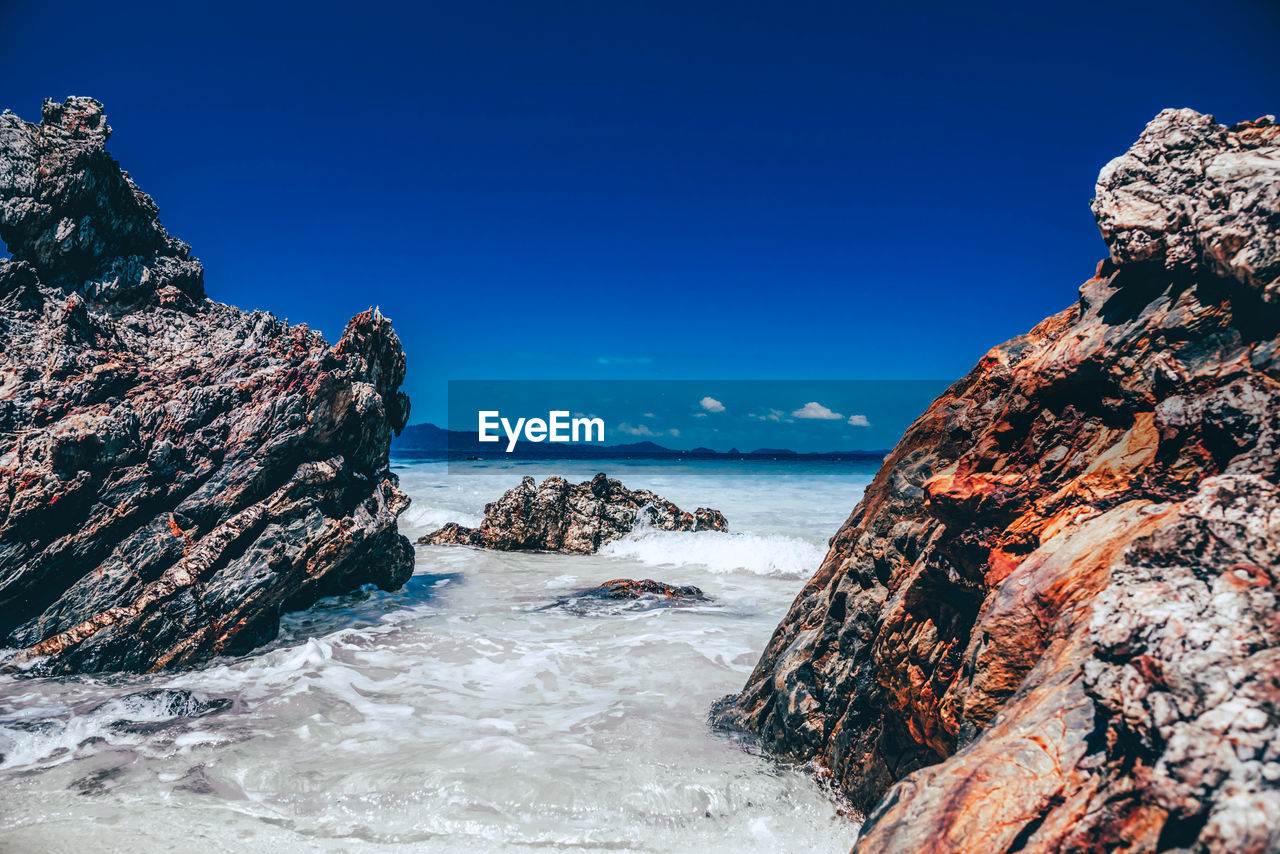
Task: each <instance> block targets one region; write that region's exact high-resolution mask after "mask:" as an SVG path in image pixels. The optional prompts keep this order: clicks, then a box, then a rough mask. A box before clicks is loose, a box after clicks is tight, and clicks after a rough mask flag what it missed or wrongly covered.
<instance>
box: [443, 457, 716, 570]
mask: <svg viewBox="0 0 1280 854" xmlns="http://www.w3.org/2000/svg"><path fill="white" fill-rule="evenodd" d="M642 524H643V525H647V526H650V527H653V528H656V529H658V530H663V531H725V530H727V529H728V525H727V523H726V522H725V518H724V514H723V513H721V512H720V511H718V510H709V509H707V508H705V507H699V508H698V509H697V510H695V511H694V512H693V513H686V512H685V511H683V510H681V509H680V508H679V507H677V506H675V505H674V504H672V503H671V502H670V501H667V500H666V499H665V498H663V497H662V496H660V495H655V494H653V493H652V492H649V491H648V490H646V489H638V490H630V489H627V488H626V487H625V486H623V485H622V484H621V483H620V482H618V481H616V480H612V479H610V478H607V477H605V476H604V475H603V474H597V475H596V476H595V477H593V478H592V479H591V480H589V481H583V482H582V483H579V484H571V483H569V482H568V481H567V480H565V479H564V478H562V477H549V478H547V479H546V480H544V481H543V482H542V484H541V485H540V486H536V487H535V486H534V481H533V478H531V477H526V478H524V479H523V480H522V481H521V482H520V485H519V486H516V487H513V488H511V489H509V490H507V492H506V493H505V494H503V496H502V497H501V498H499V499H498V500H497V501H495V502H492V503H490V504H486V505H485V508H484V521H483V522H481V523H480V527H479V528H465V527H463V526H461V525H458V524H456V523H452V522H451V523H449V524H448V525H445V526H444V527H443V528H441V529H440V530H438V531H433V532H432V533H430V534H427V535H426V536H424V537H422V538H421V539H419V540H418V542H419V543H426V544H429V545H467V546H479V547H481V548H486V549H497V550H500V551H552V552H564V553H565V554H594V553H595V552H596V551H598V550H599V549H600V547H601V546H603V545H604V544H605V543H609V542H612V541H613V540H616V539H618V538H619V537H622V536H624V535H626V534H628V533H630V532H631V531H632V530H634V529H635V528H636V526H637V525H642Z"/></svg>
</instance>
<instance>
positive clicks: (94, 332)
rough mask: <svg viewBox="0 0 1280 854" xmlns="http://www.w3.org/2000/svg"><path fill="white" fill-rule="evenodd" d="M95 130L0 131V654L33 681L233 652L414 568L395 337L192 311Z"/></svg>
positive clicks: (99, 128)
mask: <svg viewBox="0 0 1280 854" xmlns="http://www.w3.org/2000/svg"><path fill="white" fill-rule="evenodd" d="M109 134H110V128H108V127H107V124H106V119H105V116H104V114H103V109H102V105H101V104H99V103H98V102H97V101H94V100H92V99H90V98H69V99H67V101H65V102H64V103H62V104H57V103H54V102H52V101H46V102H45V106H44V120H43V122H42V123H41V124H39V125H33V124H28V123H26V122H23V121H22V120H20V119H19V118H18V117H17V116H14V115H13V114H11V113H8V112H6V113H4V114H3V115H0V237H2V238H3V239H4V241H5V243H6V244H7V245H8V248H9V251H10V253H11V254H12V260H7V261H0V340H2V341H3V345H2V348H0V443H2V444H0V646H9V647H19V648H21V651H20V652H19V653H18V654H17V655H16V656H14V657H12V658H10V659H9V661H8V664H9V665H10V666H16V667H20V668H30V667H32V666H33V665H34V666H36V672H44V673H69V672H76V671H90V670H135V671H143V670H155V669H159V668H173V667H180V666H186V665H190V664H193V663H195V662H198V661H201V660H204V659H207V658H208V657H210V656H212V655H214V654H216V653H220V652H228V653H230V652H243V651H245V650H248V649H250V648H252V647H254V646H255V645H257V644H259V643H262V642H263V641H265V640H268V639H269V638H271V637H273V636H274V635H275V633H276V631H277V626H278V620H279V616H280V613H281V612H282V611H285V610H292V609H300V608H305V607H307V606H308V605H310V604H311V603H312V602H314V601H315V600H316V599H317V598H319V597H321V596H328V595H331V594H336V593H341V592H345V591H348V590H352V589H354V588H357V587H359V586H361V585H363V584H366V583H369V582H373V583H375V584H377V585H379V586H381V587H384V588H394V587H397V586H399V585H400V584H403V583H404V581H405V579H407V578H408V577H409V575H410V574H411V573H412V570H413V555H412V546H411V545H410V543H409V541H408V540H407V539H405V538H404V537H402V536H400V534H399V533H398V532H397V530H396V518H397V516H398V515H399V514H400V513H401V511H403V510H404V509H405V507H406V506H407V505H408V498H407V497H406V496H405V495H404V493H403V492H401V491H400V489H399V488H398V486H397V481H396V477H395V475H393V474H392V473H391V471H390V469H389V466H388V460H387V454H388V448H389V445H390V441H391V434H392V431H393V430H399V429H401V428H402V427H403V426H404V424H405V421H406V419H407V417H408V398H407V397H405V395H404V394H403V393H401V392H400V391H399V386H400V383H401V381H402V380H403V378H404V371H405V359H404V354H403V352H402V351H401V349H400V342H399V340H398V339H397V337H396V335H395V333H394V332H393V331H392V329H391V324H390V322H389V321H388V320H387V319H386V318H384V317H383V316H382V315H381V314H379V313H378V312H377V311H376V310H371V311H366V312H364V313H362V314H360V315H358V316H357V317H355V318H353V319H352V320H351V322H350V323H349V324H348V326H347V329H346V331H345V332H344V333H343V335H342V338H341V340H339V341H338V343H337V345H335V346H333V347H330V346H329V345H328V344H327V343H326V342H325V340H324V339H323V338H322V337H321V336H320V335H319V334H317V333H315V332H313V331H311V330H310V329H308V328H307V327H306V326H301V325H300V326H288V325H286V324H285V323H282V322H281V321H279V320H277V319H276V318H275V317H273V316H272V315H270V314H265V313H262V312H252V313H250V312H244V311H241V310H239V309H236V308H232V307H230V306H226V305H221V304H219V303H216V302H213V301H211V300H209V299H207V298H206V297H205V295H204V276H203V268H202V267H201V265H200V262H199V261H197V260H196V259H195V258H193V257H192V256H191V254H190V250H189V249H188V247H187V246H186V244H184V243H182V242H181V241H179V240H176V239H174V238H172V237H170V236H169V235H168V234H167V233H166V232H165V230H164V228H163V227H162V226H161V224H160V221H159V218H158V216H157V210H156V206H155V204H154V203H153V202H152V201H151V199H150V198H149V197H148V196H147V195H146V194H144V193H143V192H142V191H141V190H140V189H138V187H137V186H136V185H135V184H134V183H133V181H132V180H131V179H130V178H129V176H128V175H127V174H126V173H124V172H122V171H121V169H120V167H119V165H118V164H117V163H116V161H115V160H114V159H113V158H112V157H111V156H110V155H109V154H107V153H106V150H105V144H106V141H107V137H108V136H109Z"/></svg>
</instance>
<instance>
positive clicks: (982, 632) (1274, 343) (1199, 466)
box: [717, 110, 1280, 854]
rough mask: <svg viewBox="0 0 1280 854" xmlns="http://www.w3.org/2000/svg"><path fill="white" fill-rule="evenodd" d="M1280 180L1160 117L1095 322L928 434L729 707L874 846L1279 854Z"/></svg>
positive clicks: (1120, 186) (847, 532)
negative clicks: (806, 771) (809, 769)
mask: <svg viewBox="0 0 1280 854" xmlns="http://www.w3.org/2000/svg"><path fill="white" fill-rule="evenodd" d="M1278 167H1280V128H1277V127H1276V126H1274V125H1273V124H1272V122H1271V121H1270V120H1269V119H1264V120H1260V121H1257V122H1251V123H1246V124H1242V125H1237V126H1234V127H1230V128H1228V127H1223V126H1221V125H1219V124H1217V123H1215V122H1214V121H1213V120H1212V119H1211V118H1209V117H1206V116H1201V115H1199V114H1197V113H1195V112H1192V111H1190V110H1177V111H1172V110H1170V111H1165V112H1164V113H1162V114H1161V115H1160V116H1159V117H1158V118H1156V120H1155V121H1153V122H1152V123H1151V124H1150V125H1149V126H1148V127H1147V129H1146V131H1145V132H1144V133H1143V134H1142V136H1141V138H1140V139H1139V141H1138V143H1137V144H1136V145H1135V146H1134V147H1133V149H1132V150H1131V151H1130V152H1129V153H1128V154H1126V155H1125V156H1124V157H1121V158H1120V159H1118V160H1117V161H1114V162H1113V163H1112V164H1110V165H1108V166H1107V167H1106V168H1105V169H1104V170H1103V171H1102V174H1101V176H1100V178H1099V182H1098V188H1097V199H1096V200H1095V202H1094V211H1095V213H1096V216H1097V220H1098V224H1099V226H1100V228H1101V230H1102V233H1103V235H1104V237H1105V238H1106V240H1107V242H1108V244H1109V246H1110V249H1111V252H1112V257H1111V258H1110V259H1108V260H1106V261H1104V262H1103V263H1101V264H1100V265H1099V267H1098V270H1097V274H1096V275H1095V276H1094V277H1093V278H1091V279H1089V280H1088V281H1087V282H1085V283H1084V285H1082V286H1081V288H1080V299H1079V302H1078V304H1076V305H1074V306H1072V307H1071V308H1069V309H1067V310H1066V311H1063V312H1062V313H1061V314H1058V315H1056V316H1054V317H1051V318H1049V319H1047V320H1045V321H1044V322H1042V323H1041V324H1040V325H1039V326H1037V327H1036V328H1035V329H1033V330H1032V331H1031V332H1029V333H1028V334H1026V335H1024V336H1022V337H1019V338H1015V339H1014V340H1012V341H1009V342H1007V343H1006V344H1003V345H1001V346H999V347H997V348H995V349H994V350H992V351H991V352H990V353H988V354H987V355H986V356H985V357H983V359H982V360H981V361H980V362H979V364H978V365H977V366H976V367H975V368H974V369H973V371H972V372H970V373H969V375H968V376H966V377H965V378H964V379H962V380H960V381H959V382H958V383H956V384H955V385H954V386H953V387H952V388H951V389H950V390H948V392H947V393H945V394H944V395H943V396H942V397H941V398H939V399H938V400H937V401H936V402H935V403H934V404H933V405H932V406H931V407H930V408H929V410H928V411H927V412H925V413H924V415H922V416H921V417H920V418H919V419H918V420H917V421H916V422H915V424H914V425H912V427H911V428H910V429H909V430H908V431H907V433H906V435H905V436H904V437H903V439H902V441H901V442H900V443H899V445H898V446H897V448H895V449H894V451H893V453H892V454H891V455H890V456H889V458H888V459H887V460H886V462H885V464H884V466H883V467H882V468H881V470H880V472H879V473H878V474H877V476H876V478H875V481H874V482H873V484H872V485H871V486H870V487H869V488H868V489H867V491H866V494H865V496H864V498H863V500H862V501H861V503H860V504H859V505H858V506H857V507H856V508H855V509H854V511H853V514H852V515H851V516H850V517H849V519H848V521H847V522H846V523H845V524H844V525H843V526H842V527H841V528H840V530H839V531H838V532H837V533H836V535H835V537H834V538H833V539H832V540H831V548H830V551H829V553H828V555H827V557H826V558H825V560H824V561H823V563H822V566H821V567H820V568H819V570H818V572H817V574H816V575H815V576H814V577H813V578H812V579H811V580H810V581H809V582H808V583H807V584H806V585H805V587H804V588H803V590H802V591H801V592H800V594H799V596H798V597H797V598H796V600H795V602H794V604H793V605H792V608H791V611H790V613H789V614H788V615H787V617H786V618H785V619H784V620H783V622H782V623H781V625H779V627H778V629H777V630H776V632H775V634H774V636H773V638H772V639H771V640H770V642H769V644H768V647H767V649H766V651H765V653H764V655H763V657H762V658H761V660H760V663H759V665H758V666H757V667H756V669H755V671H754V673H753V674H752V676H751V677H750V680H749V681H748V683H747V685H746V687H745V689H744V690H743V692H742V693H741V694H739V695H737V696H735V697H733V698H730V699H729V700H728V701H727V702H726V703H725V704H724V705H723V706H722V707H721V708H720V709H719V710H718V713H717V717H718V719H719V720H720V722H722V723H724V724H727V725H731V726H738V727H744V728H746V729H748V730H750V731H753V732H755V733H758V734H759V735H760V737H761V738H762V739H763V741H764V743H765V744H766V745H767V746H768V747H770V748H772V749H773V750H775V751H777V752H779V753H781V754H784V755H787V756H790V757H792V758H794V759H797V760H800V761H812V762H814V763H815V764H816V765H817V766H819V767H821V768H822V769H824V770H825V772H826V773H829V774H830V776H831V777H832V778H833V780H834V782H835V783H836V784H837V785H838V786H839V787H840V788H841V789H842V790H843V791H844V792H845V793H846V794H847V795H848V797H849V798H850V799H851V801H852V802H853V804H854V805H855V806H856V807H858V808H859V809H861V810H863V811H866V812H867V813H868V814H869V815H868V818H867V821H866V823H865V825H864V827H863V830H862V834H861V836H860V838H859V841H858V843H857V850H858V851H862V852H944V851H945V852H970V851H971V852H982V853H983V854H986V852H997V851H1029V852H1030V851H1034V852H1048V851H1055V852H1057V851H1095V850H1096V851H1103V850H1107V851H1113V850H1117V851H1118V850H1124V851H1135V852H1136V851H1163V850H1187V851H1215V852H1216V851H1221V852H1227V851H1230V852H1262V851H1276V850H1280V738H1278V737H1277V736H1278V735H1280V733H1278V732H1277V724H1278V723H1280V618H1278V617H1277V614H1278V613H1280V611H1278V610H1277V599H1276V595H1277V591H1278V590H1280V305H1277V302H1276V296H1277V293H1276V273H1277V269H1278V267H1277V264H1278V262H1280V254H1278V253H1277V239H1278V235H1280V205H1278V204H1277V190H1278V188H1280V183H1278V182H1277V175H1278V174H1280V173H1278V172H1277V171H1276V170H1277V168H1278Z"/></svg>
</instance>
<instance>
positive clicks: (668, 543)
mask: <svg viewBox="0 0 1280 854" xmlns="http://www.w3.org/2000/svg"><path fill="white" fill-rule="evenodd" d="M826 553H827V549H826V546H825V545H823V544H819V543H814V542H811V541H809V540H802V539H800V538H799V537H788V536H784V535H781V534H770V535H762V534H724V533H720V532H718V531H698V532H685V531H647V532H640V533H638V534H631V535H630V536H627V537H623V538H622V539H620V540H615V541H613V542H612V543H609V544H608V545H606V546H605V547H604V548H602V549H601V550H600V554H602V555H607V556H609V557H618V558H629V559H631V560H635V561H639V562H640V563H643V564H646V565H648V566H687V565H689V564H697V565H700V566H705V567H706V568H707V569H709V570H711V571H712V572H717V573H732V572H751V573H755V574H756V575H768V576H774V577H778V578H807V577H808V576H810V575H812V574H813V573H814V572H815V571H816V570H817V568H818V566H819V564H821V563H822V559H823V557H825V556H826Z"/></svg>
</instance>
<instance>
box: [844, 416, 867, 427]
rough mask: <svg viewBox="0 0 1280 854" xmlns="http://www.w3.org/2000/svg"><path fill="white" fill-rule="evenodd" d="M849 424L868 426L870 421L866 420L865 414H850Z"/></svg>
mask: <svg viewBox="0 0 1280 854" xmlns="http://www.w3.org/2000/svg"><path fill="white" fill-rule="evenodd" d="M848 423H849V425H850V426H852V427H870V426H871V422H870V421H868V420H867V416H865V415H850V416H849V422H848Z"/></svg>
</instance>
